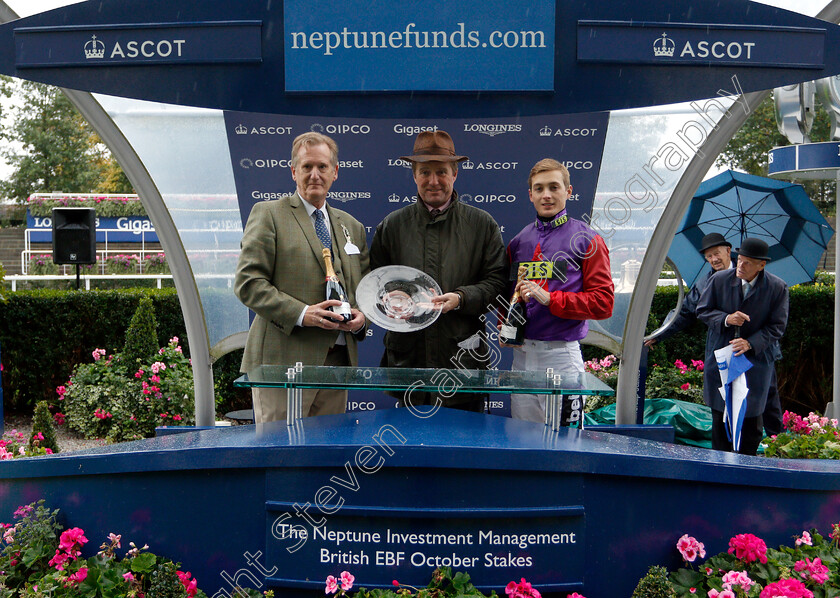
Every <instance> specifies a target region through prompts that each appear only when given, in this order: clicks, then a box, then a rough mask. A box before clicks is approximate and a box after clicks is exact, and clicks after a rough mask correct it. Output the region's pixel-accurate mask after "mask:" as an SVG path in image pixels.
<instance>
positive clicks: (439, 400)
mask: <svg viewBox="0 0 840 598" xmlns="http://www.w3.org/2000/svg"><path fill="white" fill-rule="evenodd" d="M401 158H402V159H403V160H406V161H408V162H411V168H412V172H413V173H414V182H415V183H416V184H417V202H416V203H415V204H413V205H409V206H406V207H404V208H401V209H399V210H397V211H395V212H392V213H391V214H389V215H388V216H387V217H386V218H385V219H384V220H383V221H382V222H381V223H380V224H379V226H378V227H377V228H376V233H375V234H374V237H373V242H372V243H371V248H370V264H371V269H375V268H379V267H381V266H390V265H403V266H410V267H412V268H416V269H418V270H421V271H423V272H425V273H426V274H428V275H429V276H431V277H432V278H433V279H434V280H436V281H437V283H438V284H439V285H440V288H441V290H442V291H443V292H442V294H441V295H438V296H435V297H433V298H432V301H433V302H434V303H436V304H438V305H439V306H440V310H441V316H440V317H439V318H438V319H437V321H436V322H435V323H434V324H432V325H431V326H429V327H427V328H424V329H423V330H419V331H415V332H401V333H400V332H387V333H386V334H385V341H384V342H385V354H384V355H383V357H382V365H383V366H386V367H413V368H440V369H448V370H458V369H486V368H487V367H488V366H495V365H496V364H495V363H494V356H498V353H494V351H495V348H493V347H490V346H489V343H488V340H489V339H488V338H487V336H486V335H485V334H484V324H483V322H484V317H483V316H484V314H485V313H486V312H487V311H488V305H490V304H491V303H493V302H495V301H497V300H498V297H500V296H503V295H504V294H505V292H506V290H507V258H506V256H505V246H504V243H503V242H502V235H501V233H500V232H499V226H498V225H497V224H496V221H495V220H493V218H492V216H490V214H488V213H487V212H485V211H483V210H480V209H478V208H475V207H473V206H469V205H466V204H463V203H461V202H460V201H459V200H458V194H457V193H456V192H455V189H454V185H455V179H456V178H457V177H458V162H461V161H463V160H466V159H467V157H466V156H459V155H457V154H456V153H455V144H454V143H453V141H452V138H451V137H450V136H449V134H448V133H446V132H445V131H424V132H421V133H420V134H419V135H417V139H416V140H415V142H414V152H413V154H412V155H410V156H401ZM484 398H485V397H484V395H475V394H454V393H450V394H448V395H446V396H443V395H441V396H438V395H435V394H432V393H420V392H413V393H411V394H410V395H406V396H405V397H403V398H402V402H403V403H404V404H406V405H407V406H409V408H413V407H414V406H417V405H443V406H445V407H453V408H457V409H464V410H469V411H483V409H484Z"/></svg>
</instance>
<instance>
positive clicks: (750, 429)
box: [712, 409, 764, 455]
mask: <svg viewBox="0 0 840 598" xmlns="http://www.w3.org/2000/svg"><path fill="white" fill-rule="evenodd" d="M761 420H762V418H761V416H760V415H757V416H756V417H745V418H744V425H743V426H742V428H741V448H740V450H738V453H739V454H741V455H755V454H756V451H757V450H758V445H759V444H761V439H762V438H763V437H764V428H763V425H762V423H761ZM712 448H713V449H715V450H717V451H726V452H729V453H734V452H735V451H734V450H732V441H731V440H729V439H728V438H727V437H726V426H725V425H724V423H723V411H716V410H715V409H712Z"/></svg>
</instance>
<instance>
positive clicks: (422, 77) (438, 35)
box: [284, 0, 554, 92]
mask: <svg viewBox="0 0 840 598" xmlns="http://www.w3.org/2000/svg"><path fill="white" fill-rule="evenodd" d="M284 10H285V38H284V44H285V58H286V91H290V92H337V91H351V92H357V91H361V92H364V91H433V90H434V91H553V90H554V2H553V1H551V0H536V1H535V2H533V3H530V4H529V7H528V10H522V8H521V6H517V5H514V4H511V3H509V2H504V1H503V0H462V1H459V2H451V1H446V0H431V1H430V2H424V3H422V4H405V3H394V2H392V1H391V0H372V1H371V0H347V1H345V2H342V3H341V4H340V5H337V4H336V3H335V2H333V1H332V0H312V1H311V2H294V1H291V0H286V2H285V8H284ZM324 15H329V18H328V19H325V18H324ZM319 73H330V76H329V77H324V76H319Z"/></svg>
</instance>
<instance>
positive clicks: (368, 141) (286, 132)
mask: <svg viewBox="0 0 840 598" xmlns="http://www.w3.org/2000/svg"><path fill="white" fill-rule="evenodd" d="M224 116H225V128H226V129H227V135H228V146H229V148H230V156H231V166H232V168H233V176H234V181H235V183H236V193H237V196H238V199H239V208H240V212H241V216H242V226H243V227H244V226H245V223H246V222H247V220H248V215H249V214H250V213H251V208H252V207H253V205H254V204H255V203H257V202H259V201H268V200H273V199H279V198H280V197H282V196H284V195H290V194H292V193H294V191H295V183H294V181H293V180H292V175H291V170H290V158H291V151H292V149H291V148H292V141H293V140H294V138H295V137H296V136H298V135H300V134H301V133H305V132H307V131H316V132H319V133H324V134H326V135H329V136H330V137H332V138H333V139H335V140H336V142H337V143H338V147H339V154H338V159H339V164H338V179H336V181H335V183H334V184H333V185H332V187H331V188H330V191H329V195H328V198H327V202H328V203H329V204H330V205H331V206H333V207H335V208H339V209H341V210H344V211H346V212H349V213H350V214H351V215H352V216H354V217H355V218H356V219H357V220H359V221H360V222H361V223H362V224H363V225H364V226H365V228H366V230H367V233H368V244H370V242H371V241H372V240H373V233H374V231H375V230H376V226H377V225H378V224H379V223H380V222H381V221H382V220H383V219H384V218H385V216H387V215H388V214H390V213H391V212H392V211H394V210H397V209H399V208H401V207H403V206H406V205H409V204H411V203H413V202H415V201H417V198H416V194H417V185H416V184H415V182H414V179H413V177H412V174H411V165H410V164H409V163H408V162H406V161H404V160H401V159H400V156H405V155H408V154H409V153H410V152H411V148H412V147H413V144H414V140H415V138H416V137H417V134H418V133H419V132H420V131H424V130H444V131H446V132H448V133H449V134H450V135H451V136H452V138H453V140H454V142H455V147H456V148H457V151H458V153H459V154H461V155H464V156H469V160H467V161H465V162H461V163H460V164H459V168H458V176H457V179H456V181H455V190H456V191H457V192H458V196H459V198H460V200H461V201H463V202H465V203H467V204H469V205H472V206H475V207H477V208H481V209H483V210H485V211H486V212H488V213H489V214H490V215H491V216H492V217H493V218H494V219H495V220H496V222H497V223H498V224H499V228H500V230H501V233H502V238H503V239H504V242H505V243H509V242H510V241H511V239H513V237H514V236H516V234H517V233H519V231H520V230H522V228H523V227H524V226H525V225H526V224H529V223H531V222H533V220H534V219H535V211H534V207H533V206H532V205H531V202H530V200H529V197H528V174H529V172H530V170H531V167H532V166H533V165H534V164H536V162H537V161H539V160H540V159H542V158H554V159H556V160H559V161H560V162H563V163H564V164H565V165H566V167H567V168H568V169H569V173H570V178H571V183H572V195H571V197H570V198H569V201H568V203H567V209H568V211H569V215H571V216H573V217H574V218H583V217H584V216H586V215H589V214H590V213H591V211H592V204H593V201H594V199H595V188H596V185H597V182H598V173H599V172H600V167H601V155H602V153H603V149H604V142H605V139H606V133H607V123H608V120H609V119H608V114H606V113H604V112H597V113H587V114H575V115H551V116H529V117H511V118H494V119H482V118H464V119H452V118H442V117H441V118H435V119H411V118H395V119H386V118H382V119H362V118H326V117H318V118H313V117H307V116H291V115H277V114H253V113H244V112H225V115H224ZM491 332H495V327H494V329H493V331H491ZM368 333H369V338H368V339H367V340H366V341H365V342H363V343H361V344H360V345H359V363H360V364H361V365H369V366H372V365H378V364H379V360H380V358H381V356H382V351H383V345H382V336H383V334H384V333H383V331H382V330H381V329H380V328H378V327H376V326H372V327H371V328H370V329H369V330H368ZM510 359H511V356H510V351H504V352H503V355H502V356H500V362H499V364H498V367H499V368H500V369H509V368H510ZM394 403H395V399H393V398H390V397H387V396H385V395H384V394H382V393H374V392H365V393H362V392H358V393H355V392H354V393H351V395H350V397H349V399H348V408H349V409H350V410H354V411H356V410H359V411H368V410H372V409H375V408H377V407H393V406H394ZM489 408H490V410H491V412H492V413H494V414H499V415H506V414H507V413H508V412H509V402H508V397H506V396H502V397H499V398H498V399H497V398H495V397H491V401H490V404H489Z"/></svg>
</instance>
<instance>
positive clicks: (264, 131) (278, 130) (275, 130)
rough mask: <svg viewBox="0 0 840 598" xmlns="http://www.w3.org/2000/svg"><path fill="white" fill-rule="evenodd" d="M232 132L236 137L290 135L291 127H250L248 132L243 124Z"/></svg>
mask: <svg viewBox="0 0 840 598" xmlns="http://www.w3.org/2000/svg"><path fill="white" fill-rule="evenodd" d="M234 131H236V134H237V135H248V134H251V135H291V134H292V127H251V129H250V130H249V129H248V127H246V126H245V125H243V124H241V123H240V124H239V126H237V127H236V128H235V129H234Z"/></svg>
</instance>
